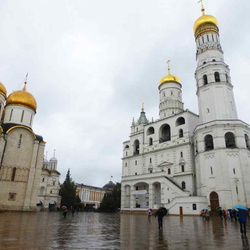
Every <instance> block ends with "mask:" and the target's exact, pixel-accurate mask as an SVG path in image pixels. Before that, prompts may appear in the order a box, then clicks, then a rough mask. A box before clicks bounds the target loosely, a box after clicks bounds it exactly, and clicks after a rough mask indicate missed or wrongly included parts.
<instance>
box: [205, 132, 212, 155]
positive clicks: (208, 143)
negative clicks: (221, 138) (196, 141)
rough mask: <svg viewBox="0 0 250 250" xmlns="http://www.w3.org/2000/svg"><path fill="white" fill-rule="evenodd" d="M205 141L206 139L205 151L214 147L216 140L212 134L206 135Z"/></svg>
mask: <svg viewBox="0 0 250 250" xmlns="http://www.w3.org/2000/svg"><path fill="white" fill-rule="evenodd" d="M204 141H205V151H208V150H213V149H214V142H213V136H212V135H206V136H205V138H204Z"/></svg>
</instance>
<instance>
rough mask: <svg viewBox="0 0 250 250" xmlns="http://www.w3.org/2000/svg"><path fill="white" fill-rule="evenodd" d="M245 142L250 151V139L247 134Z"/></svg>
mask: <svg viewBox="0 0 250 250" xmlns="http://www.w3.org/2000/svg"><path fill="white" fill-rule="evenodd" d="M245 142H246V148H247V149H249V148H250V147H249V137H248V135H247V134H245Z"/></svg>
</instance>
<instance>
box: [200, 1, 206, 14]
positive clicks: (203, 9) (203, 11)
mask: <svg viewBox="0 0 250 250" xmlns="http://www.w3.org/2000/svg"><path fill="white" fill-rule="evenodd" d="M198 3H201V11H202V14H203V15H205V8H204V5H203V0H199V1H198Z"/></svg>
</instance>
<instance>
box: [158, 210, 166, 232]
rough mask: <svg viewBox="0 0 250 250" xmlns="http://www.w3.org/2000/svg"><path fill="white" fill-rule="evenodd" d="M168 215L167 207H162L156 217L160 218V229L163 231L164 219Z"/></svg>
mask: <svg viewBox="0 0 250 250" xmlns="http://www.w3.org/2000/svg"><path fill="white" fill-rule="evenodd" d="M166 214H167V209H166V208H165V207H160V208H159V209H158V210H157V212H156V213H155V217H156V216H157V217H158V226H159V227H158V228H159V229H162V226H163V217H164V216H165V215H166Z"/></svg>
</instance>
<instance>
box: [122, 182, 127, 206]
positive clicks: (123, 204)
mask: <svg viewBox="0 0 250 250" xmlns="http://www.w3.org/2000/svg"><path fill="white" fill-rule="evenodd" d="M125 195H126V193H125V187H124V186H123V185H122V187H121V210H123V208H124V206H125Z"/></svg>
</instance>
